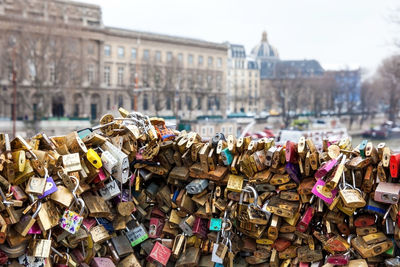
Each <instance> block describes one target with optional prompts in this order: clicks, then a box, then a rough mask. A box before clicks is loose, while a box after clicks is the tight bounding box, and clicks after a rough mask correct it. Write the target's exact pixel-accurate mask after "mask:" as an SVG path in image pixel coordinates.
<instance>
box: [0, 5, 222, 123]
mask: <svg viewBox="0 0 400 267" xmlns="http://www.w3.org/2000/svg"><path fill="white" fill-rule="evenodd" d="M0 33H1V35H0V49H1V50H0V51H1V52H0V60H1V64H0V75H1V77H0V85H1V89H0V90H1V94H0V118H11V117H12V110H13V70H16V84H17V101H16V110H17V112H16V113H17V114H16V115H17V118H18V119H26V120H33V119H43V118H52V117H68V118H90V119H91V120H96V119H98V118H99V117H100V116H101V115H102V114H105V113H108V112H116V111H117V109H118V107H119V106H124V107H125V108H127V109H132V110H133V109H136V110H139V111H142V112H145V113H146V114H149V115H156V116H166V117H177V116H179V117H180V118H181V119H185V120H194V119H196V117H197V116H207V115H210V116H211V115H217V116H222V117H224V116H225V111H226V64H227V47H226V45H224V44H219V43H212V42H207V41H202V40H197V39H190V38H182V37H176V36H168V35H162V34H155V33H148V32H139V31H133V30H126V29H119V28H112V27H106V26H104V25H103V22H102V11H101V8H100V7H99V6H97V5H91V4H84V3H78V2H72V1H67V0H51V1H50V0H32V1H29V3H28V4H26V2H25V1H14V0H4V1H0Z"/></svg>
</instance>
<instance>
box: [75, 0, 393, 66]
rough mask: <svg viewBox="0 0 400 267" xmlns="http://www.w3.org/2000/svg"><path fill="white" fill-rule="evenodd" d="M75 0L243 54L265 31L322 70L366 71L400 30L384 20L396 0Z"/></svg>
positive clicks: (282, 50)
mask: <svg viewBox="0 0 400 267" xmlns="http://www.w3.org/2000/svg"><path fill="white" fill-rule="evenodd" d="M80 1H83V2H87V3H93V4H98V5H100V6H101V7H102V10H103V22H104V24H105V25H107V26H116V27H122V28H128V29H135V30H143V31H151V32H157V33H164V34H170V35H178V36H185V37H194V38H199V39H204V40H207V41H214V42H224V41H229V42H231V43H238V44H244V45H245V47H246V51H247V53H250V50H251V49H252V48H253V46H255V45H256V44H257V43H258V42H259V41H260V39H261V33H262V31H263V30H266V31H267V33H268V40H269V42H270V43H271V44H272V45H274V46H275V47H276V48H277V49H278V51H279V54H280V57H281V59H317V60H318V61H319V62H320V63H321V64H322V66H323V67H324V68H325V69H339V68H345V67H346V66H348V67H351V68H353V67H359V66H360V67H363V68H367V69H369V70H370V71H372V70H374V69H375V68H376V67H377V66H378V65H379V63H380V62H381V60H382V59H383V58H384V57H386V56H389V55H391V54H393V53H395V52H396V48H395V47H394V45H393V42H394V39H395V38H396V36H399V33H400V25H398V26H396V25H394V24H392V23H391V22H390V20H389V17H390V15H393V13H394V10H396V8H399V7H400V2H399V1H398V0H329V1H328V0H247V1H237V0H201V1H200V0H141V1H138V0H80ZM398 13H399V16H400V11H399V12H398ZM399 51H400V49H399Z"/></svg>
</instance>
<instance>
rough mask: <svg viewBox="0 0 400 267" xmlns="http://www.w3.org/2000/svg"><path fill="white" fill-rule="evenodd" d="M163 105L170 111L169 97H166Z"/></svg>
mask: <svg viewBox="0 0 400 267" xmlns="http://www.w3.org/2000/svg"><path fill="white" fill-rule="evenodd" d="M165 105H166V108H167V110H171V97H169V96H167V100H166V103H165Z"/></svg>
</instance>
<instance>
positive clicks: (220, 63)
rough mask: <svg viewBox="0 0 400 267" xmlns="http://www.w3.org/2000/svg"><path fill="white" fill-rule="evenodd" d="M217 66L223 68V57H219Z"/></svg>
mask: <svg viewBox="0 0 400 267" xmlns="http://www.w3.org/2000/svg"><path fill="white" fill-rule="evenodd" d="M217 67H218V68H222V58H220V57H219V58H218V59H217Z"/></svg>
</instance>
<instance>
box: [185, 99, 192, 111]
mask: <svg viewBox="0 0 400 267" xmlns="http://www.w3.org/2000/svg"><path fill="white" fill-rule="evenodd" d="M186 105H187V108H188V110H192V97H191V96H188V97H186Z"/></svg>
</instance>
